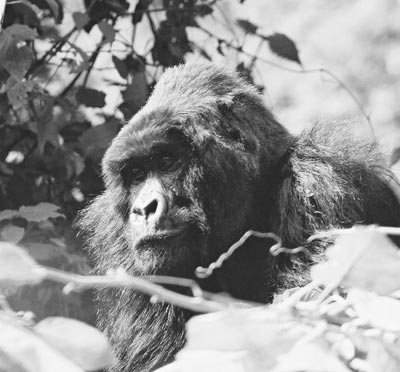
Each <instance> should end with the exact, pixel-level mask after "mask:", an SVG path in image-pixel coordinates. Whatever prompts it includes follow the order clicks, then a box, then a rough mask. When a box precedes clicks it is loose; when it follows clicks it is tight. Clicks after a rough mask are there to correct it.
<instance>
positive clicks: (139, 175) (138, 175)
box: [129, 166, 146, 182]
mask: <svg viewBox="0 0 400 372" xmlns="http://www.w3.org/2000/svg"><path fill="white" fill-rule="evenodd" d="M129 173H130V177H131V180H132V181H136V182H137V181H142V180H143V179H144V178H145V176H146V171H145V170H144V169H143V168H142V167H139V166H133V167H132V168H130V172H129Z"/></svg>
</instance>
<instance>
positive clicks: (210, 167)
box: [80, 64, 400, 371]
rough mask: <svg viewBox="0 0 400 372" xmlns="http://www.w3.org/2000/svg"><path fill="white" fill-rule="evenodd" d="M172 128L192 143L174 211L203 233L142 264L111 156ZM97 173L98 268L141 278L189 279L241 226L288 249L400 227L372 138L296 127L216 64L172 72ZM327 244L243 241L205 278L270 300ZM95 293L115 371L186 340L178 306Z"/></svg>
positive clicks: (86, 220) (92, 234) (85, 219)
mask: <svg viewBox="0 0 400 372" xmlns="http://www.w3.org/2000/svg"><path fill="white" fill-rule="evenodd" d="M171 127H176V128H180V130H181V131H183V132H184V133H185V136H187V138H189V139H190V141H191V146H192V150H193V151H192V153H191V155H190V156H189V157H188V160H187V164H186V167H185V169H184V171H183V172H182V174H180V176H179V177H177V179H176V184H175V185H174V189H175V188H176V190H177V191H175V192H176V193H178V194H179V195H180V196H181V197H182V199H184V200H186V201H187V205H186V208H183V207H182V209H181V210H180V212H179V213H180V214H179V213H177V215H178V214H179V216H180V218H182V220H185V221H191V222H193V223H194V224H196V226H197V228H198V232H199V233H198V234H199V235H197V236H196V239H193V241H190V242H187V244H182V246H179V247H171V248H173V251H172V249H171V252H170V251H169V250H168V251H167V252H165V251H163V252H149V253H148V257H147V260H148V262H145V263H146V265H145V266H143V262H141V260H142V259H143V257H142V258H138V256H137V252H135V250H133V249H132V247H130V245H129V239H128V238H127V236H128V234H129V226H128V223H127V217H128V211H129V208H130V206H131V202H132V201H131V199H132V195H131V191H130V190H127V189H126V187H124V184H123V182H122V181H121V177H120V174H119V170H118V167H117V168H115V167H114V165H113V164H114V161H116V160H118V159H119V158H120V157H123V156H126V153H127V152H129V149H130V148H131V146H134V144H135V141H138V140H140V134H141V133H143V132H146V133H148V134H149V133H150V134H151V133H152V131H157V130H159V129H160V128H161V129H162V130H165V131H167V130H168V129H169V128H171ZM103 170H104V179H105V183H106V191H105V192H104V193H103V194H102V195H100V196H99V197H98V198H97V199H96V200H95V201H94V202H93V203H92V205H90V206H89V207H88V208H87V209H86V210H85V211H84V212H83V214H82V219H81V221H80V226H81V228H82V230H83V231H84V233H85V234H86V236H87V238H88V243H89V246H90V249H91V253H92V254H93V257H94V259H95V261H96V263H97V269H98V271H99V272H105V271H106V270H107V269H109V268H116V267H119V266H122V267H124V268H125V269H126V270H128V271H129V272H130V273H132V274H137V275H142V274H148V273H152V274H157V273H162V274H171V275H179V274H181V275H185V276H192V272H193V270H194V268H195V267H196V266H198V265H208V264H209V263H210V262H211V261H212V260H215V259H216V258H217V257H218V256H219V255H220V254H221V253H222V252H224V251H225V250H226V249H227V248H228V247H229V246H230V245H231V244H232V243H233V242H235V241H236V240H237V239H239V238H240V236H241V235H242V234H243V233H244V232H245V231H246V230H248V229H254V230H259V231H272V232H275V233H277V234H278V235H279V236H281V237H282V239H283V242H284V245H285V246H287V247H296V246H299V245H302V244H304V243H305V240H306V239H307V237H309V236H310V235H312V234H314V233H315V232H317V231H320V230H326V229H330V228H334V227H349V226H352V225H353V224H355V223H367V224H369V223H378V224H381V225H388V226H399V225H400V208H399V202H398V200H397V198H396V196H395V194H394V192H393V191H392V189H391V187H390V186H389V184H390V182H391V181H390V180H389V179H390V178H391V177H392V176H391V173H390V172H389V171H388V170H387V169H386V168H385V167H384V161H383V159H382V158H381V156H380V154H379V151H377V148H376V146H375V144H374V143H370V142H360V141H355V140H351V139H350V138H349V135H348V133H347V132H346V131H345V130H344V129H343V127H338V126H337V125H331V126H327V125H323V126H318V127H315V128H313V129H311V130H307V131H305V132H303V133H302V134H301V135H300V136H298V137H295V136H292V135H291V134H289V133H288V132H287V131H286V130H285V129H284V128H283V127H282V126H281V125H280V124H279V123H278V122H277V121H276V120H275V119H274V117H273V116H272V114H271V113H270V111H269V110H268V109H267V108H266V107H265V105H264V103H263V101H262V98H261V97H260V96H259V94H258V93H257V92H256V91H255V89H253V88H252V87H251V86H249V85H248V84H247V83H245V82H244V81H243V80H242V79H240V78H239V77H238V76H237V75H236V73H234V72H232V71H229V70H226V69H222V68H219V67H215V66H213V65H207V64H204V65H186V66H180V67H177V68H173V69H169V70H168V71H167V72H166V73H165V74H164V75H163V77H162V78H161V80H160V82H159V83H158V84H157V86H156V87H155V90H154V92H153V94H152V96H151V97H150V99H149V101H148V103H147V104H146V106H144V108H143V109H142V110H141V111H140V112H139V113H138V114H137V115H136V116H135V117H134V118H133V119H132V120H131V122H130V123H129V124H128V125H127V126H126V127H125V128H123V130H122V131H121V133H120V134H119V135H118V136H117V138H116V139H115V140H114V142H113V144H112V145H111V147H110V149H109V150H108V151H107V153H106V155H105V159H104V162H103ZM175 217H176V216H175ZM326 244H327V243H326V242H314V243H312V244H309V245H308V248H309V250H310V252H311V253H312V254H313V258H312V259H310V258H307V257H306V256H304V255H301V254H300V255H297V256H296V257H293V256H279V257H278V258H273V257H272V256H269V255H268V250H267V248H266V242H265V241H261V240H258V239H253V238H252V239H249V241H248V242H247V243H246V245H245V246H244V247H242V248H241V249H239V250H238V251H237V253H235V255H234V256H233V257H232V258H231V259H230V260H229V261H228V262H227V263H226V264H225V265H224V266H223V268H222V269H220V270H219V271H218V272H217V273H216V274H215V275H214V276H213V279H212V280H211V281H209V282H207V283H206V285H207V286H208V288H210V289H212V290H215V291H220V290H224V291H227V292H229V293H230V294H232V295H233V296H236V297H240V298H243V299H248V300H253V301H260V302H270V301H272V298H273V295H274V293H277V292H279V291H282V290H283V289H285V288H290V287H293V286H299V285H303V284H305V283H306V282H307V281H308V280H309V278H308V268H309V266H310V264H311V263H312V262H314V261H317V260H319V257H320V256H321V252H322V251H323V249H324V248H325V246H326ZM177 263H178V264H179V265H177ZM143 267H145V269H144V268H143ZM177 267H182V272H178V271H177V269H176V268H177ZM98 297H99V323H100V326H101V328H103V329H104V330H105V331H106V333H107V334H108V335H109V337H110V338H111V341H112V343H113V344H114V346H115V349H116V351H117V353H118V357H119V360H120V362H119V364H118V365H117V366H116V367H115V370H116V371H149V370H152V369H154V368H155V367H158V366H160V365H162V364H164V363H166V362H168V361H169V360H171V358H172V357H173V355H174V354H175V353H176V351H177V350H179V349H180V348H181V347H182V345H183V343H184V321H185V319H187V317H188V314H187V313H185V312H184V311H183V310H181V309H177V308H174V307H172V306H169V305H165V304H156V305H151V304H150V303H149V300H148V297H146V296H144V295H141V294H138V293H132V292H131V291H128V290H123V291H108V290H107V291H102V292H100V293H99V295H98Z"/></svg>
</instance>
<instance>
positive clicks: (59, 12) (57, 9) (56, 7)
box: [46, 0, 64, 24]
mask: <svg viewBox="0 0 400 372" xmlns="http://www.w3.org/2000/svg"><path fill="white" fill-rule="evenodd" d="M46 2H47V5H48V6H49V8H50V10H51V13H52V15H53V17H54V19H55V20H56V23H57V24H60V23H61V21H62V19H63V16H64V14H63V8H62V6H61V4H60V3H59V2H58V1H57V0H46Z"/></svg>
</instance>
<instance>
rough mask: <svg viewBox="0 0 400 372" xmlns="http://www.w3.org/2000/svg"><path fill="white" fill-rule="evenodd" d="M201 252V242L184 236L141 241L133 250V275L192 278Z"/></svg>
mask: <svg viewBox="0 0 400 372" xmlns="http://www.w3.org/2000/svg"><path fill="white" fill-rule="evenodd" d="M201 251H202V249H201V244H199V241H198V242H194V241H193V239H188V238H187V237H185V236H183V235H180V236H175V237H170V238H166V239H153V238H152V239H147V238H145V239H140V240H139V241H138V242H137V243H136V244H135V245H134V246H133V248H132V255H133V262H134V264H133V266H132V274H134V275H168V276H176V277H185V278H192V277H194V272H195V269H196V267H197V265H198V262H199V257H200V252H201ZM196 263H197V265H196Z"/></svg>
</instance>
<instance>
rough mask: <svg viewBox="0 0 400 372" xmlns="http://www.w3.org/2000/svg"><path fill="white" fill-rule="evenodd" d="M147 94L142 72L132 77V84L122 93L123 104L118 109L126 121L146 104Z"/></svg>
mask: <svg viewBox="0 0 400 372" xmlns="http://www.w3.org/2000/svg"><path fill="white" fill-rule="evenodd" d="M148 93H149V87H148V85H147V81H146V76H145V74H144V72H141V73H137V74H135V75H134V76H133V78H132V82H131V84H130V85H128V86H127V87H126V89H125V90H124V91H122V98H123V99H124V102H123V103H122V104H121V105H120V106H119V107H118V108H119V109H120V110H121V111H122V112H123V113H124V116H125V118H126V119H127V120H129V119H130V118H131V117H132V116H133V115H134V114H136V112H138V111H139V110H140V109H141V107H142V106H143V105H144V104H145V103H146V100H147V96H148Z"/></svg>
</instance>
